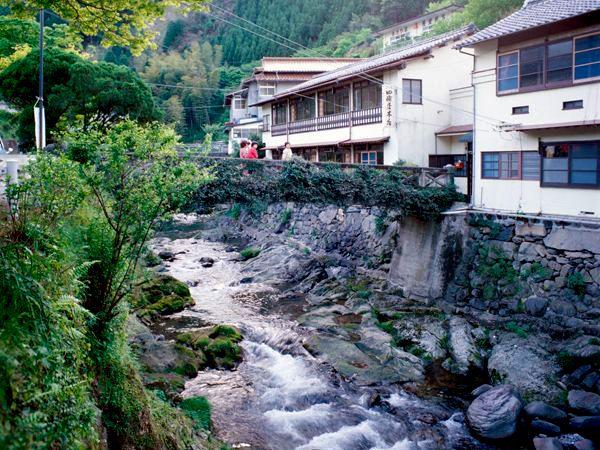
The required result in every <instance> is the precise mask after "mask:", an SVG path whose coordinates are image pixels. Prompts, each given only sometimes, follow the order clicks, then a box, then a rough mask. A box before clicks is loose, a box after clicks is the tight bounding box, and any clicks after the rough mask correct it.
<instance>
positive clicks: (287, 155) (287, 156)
mask: <svg viewBox="0 0 600 450" xmlns="http://www.w3.org/2000/svg"><path fill="white" fill-rule="evenodd" d="M292 156H294V152H292V146H291V145H290V143H289V142H286V143H285V146H284V148H283V153H282V154H281V160H282V161H290V160H291V159H292Z"/></svg>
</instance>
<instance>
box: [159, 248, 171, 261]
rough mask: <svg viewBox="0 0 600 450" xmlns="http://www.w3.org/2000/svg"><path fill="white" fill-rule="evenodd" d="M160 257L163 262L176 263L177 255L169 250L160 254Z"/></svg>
mask: <svg viewBox="0 0 600 450" xmlns="http://www.w3.org/2000/svg"><path fill="white" fill-rule="evenodd" d="M158 257H159V258H160V259H162V260H163V261H175V254H174V253H173V252H170V251H167V250H163V251H161V252H159V253H158Z"/></svg>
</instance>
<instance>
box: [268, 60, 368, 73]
mask: <svg viewBox="0 0 600 450" xmlns="http://www.w3.org/2000/svg"><path fill="white" fill-rule="evenodd" d="M357 61H361V59H358V58H279V57H264V58H263V59H262V65H261V67H260V68H259V69H257V71H264V72H286V73H303V72H310V73H317V72H318V73H322V72H325V71H327V70H334V69H338V68H340V67H343V66H347V65H348V64H351V63H355V62H357Z"/></svg>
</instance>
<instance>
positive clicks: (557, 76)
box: [546, 40, 573, 84]
mask: <svg viewBox="0 0 600 450" xmlns="http://www.w3.org/2000/svg"><path fill="white" fill-rule="evenodd" d="M547 52H548V53H547V57H548V64H547V67H546V83H547V84H553V83H564V82H569V81H571V77H572V73H573V42H572V41H571V40H568V41H560V42H553V43H551V44H548V47H547Z"/></svg>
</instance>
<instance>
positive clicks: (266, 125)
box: [263, 114, 271, 131]
mask: <svg viewBox="0 0 600 450" xmlns="http://www.w3.org/2000/svg"><path fill="white" fill-rule="evenodd" d="M263 131H271V115H270V114H265V115H264V116H263Z"/></svg>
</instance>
